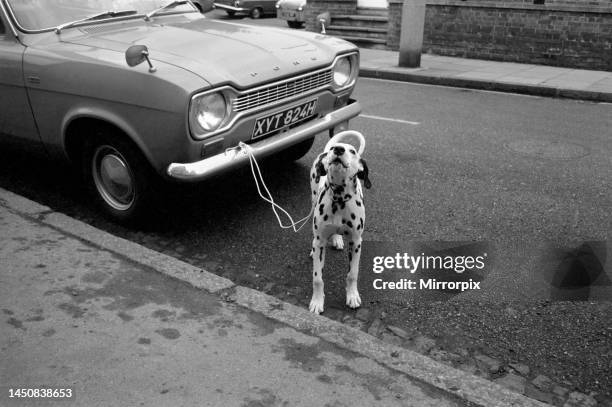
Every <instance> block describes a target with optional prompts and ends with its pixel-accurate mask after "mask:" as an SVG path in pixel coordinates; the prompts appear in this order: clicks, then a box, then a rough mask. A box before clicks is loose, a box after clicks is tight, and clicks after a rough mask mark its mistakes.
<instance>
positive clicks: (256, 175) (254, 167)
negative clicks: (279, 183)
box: [238, 130, 365, 233]
mask: <svg viewBox="0 0 612 407" xmlns="http://www.w3.org/2000/svg"><path fill="white" fill-rule="evenodd" d="M347 136H355V137H356V138H357V139H358V140H359V142H360V144H359V155H361V153H363V151H364V149H365V139H364V137H363V135H362V134H361V133H359V132H357V131H354V130H346V131H343V132H340V133H338V134H336V135H335V136H333V137H332V138H331V139H329V141H328V142H327V144H326V145H325V150H324V151H327V150H328V149H329V148H330V147H331V145H332V144H333V143H335V142H337V141H338V140H340V139H341V138H344V137H347ZM238 147H239V148H240V149H242V150H244V151H245V152H246V154H247V155H248V157H249V162H250V164H251V173H252V174H253V179H254V180H255V186H256V187H257V193H259V196H260V197H261V199H263V200H264V201H266V202H268V203H269V204H270V205H271V206H272V211H273V212H274V215H275V216H276V220H277V221H278V225H279V226H280V227H281V228H282V229H293V231H294V232H295V233H297V232H299V231H300V230H301V229H302V228H303V227H304V225H306V223H307V222H308V219H310V217H311V216H312V214H313V213H314V210H315V207H316V203H317V202H318V201H319V198H320V196H321V193H323V190H322V189H320V190H319V193H318V194H317V197H316V199H315V200H314V203H313V205H312V208H311V209H310V213H309V214H308V215H307V216H306V217H304V218H302V219H300V220H298V221H297V222H295V221H294V220H293V218H292V217H291V215H289V212H287V211H286V210H285V209H283V208H282V207H281V206H280V205H278V204H277V203H276V202H274V198H273V197H272V194H271V193H270V190H269V189H268V186H267V185H266V182H265V181H264V179H263V176H262V175H261V169H260V168H259V164H258V163H257V160H256V159H255V155H254V154H253V148H252V147H251V146H249V145H248V144H245V143H243V142H242V141H241V142H240V143H238ZM260 182H261V186H263V189H264V190H265V192H266V194H267V196H264V194H263V193H262V190H261V187H260ZM277 209H278V210H280V211H281V213H282V214H283V215H285V216H286V217H287V218H288V219H289V222H290V223H291V224H290V225H284V224H283V221H282V220H281V216H280V215H279V213H278V212H277ZM298 225H299V226H298Z"/></svg>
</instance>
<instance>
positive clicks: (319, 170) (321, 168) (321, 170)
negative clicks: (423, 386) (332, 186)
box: [315, 153, 327, 183]
mask: <svg viewBox="0 0 612 407" xmlns="http://www.w3.org/2000/svg"><path fill="white" fill-rule="evenodd" d="M325 157H327V153H322V154H319V157H318V158H317V160H316V161H315V171H316V174H317V176H316V178H315V182H316V183H319V180H320V179H321V177H324V176H326V175H327V171H326V170H325V165H323V159H324V158H325Z"/></svg>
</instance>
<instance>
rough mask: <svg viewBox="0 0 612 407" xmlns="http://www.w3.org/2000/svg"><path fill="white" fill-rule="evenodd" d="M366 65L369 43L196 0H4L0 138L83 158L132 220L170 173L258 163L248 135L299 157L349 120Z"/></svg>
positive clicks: (104, 203)
mask: <svg viewBox="0 0 612 407" xmlns="http://www.w3.org/2000/svg"><path fill="white" fill-rule="evenodd" d="M163 3H164V2H162V4H163ZM358 72H359V49H358V48H356V47H355V46H354V45H353V44H350V43H348V42H346V41H343V40H341V39H339V38H335V37H332V36H321V35H317V34H314V33H308V32H300V33H286V32H283V31H282V30H279V29H277V28H270V27H263V26H259V27H250V26H247V25H244V24H232V23H228V22H224V21H219V20H215V19H210V18H207V17H206V15H203V14H201V13H200V12H198V10H196V8H195V6H194V5H193V3H191V2H185V1H170V0H166V2H165V6H161V7H160V0H96V1H83V0H28V1H24V0H0V141H4V140H7V141H8V140H9V139H15V140H18V141H19V142H18V144H21V145H26V146H27V147H26V148H28V149H34V148H35V147H40V146H43V147H44V148H45V151H47V152H48V153H49V154H50V155H51V156H52V157H55V158H59V159H65V160H68V161H71V162H72V163H74V164H75V168H76V169H79V170H80V171H81V172H82V174H83V178H84V180H85V182H86V184H87V186H88V189H89V190H90V192H91V196H92V197H93V198H94V200H95V201H96V202H97V203H98V204H99V206H100V208H101V209H102V210H103V211H104V212H106V213H107V214H108V215H110V216H111V217H112V218H113V219H115V220H117V221H121V222H128V223H131V222H133V221H135V220H138V219H139V218H141V215H142V214H143V212H144V213H146V212H147V210H148V208H149V207H150V206H151V202H154V201H155V198H156V196H157V195H159V194H160V193H161V192H162V191H163V190H164V189H163V188H158V187H157V186H158V185H160V184H163V183H162V182H160V181H162V180H165V181H168V182H170V181H176V182H190V181H200V180H204V179H207V178H209V177H211V176H215V175H221V174H223V173H225V172H227V171H229V170H231V169H233V168H237V167H240V166H243V165H248V163H249V157H248V156H247V155H246V154H245V151H246V150H243V151H242V152H241V151H240V150H239V148H238V146H239V145H240V143H245V144H248V145H249V146H250V148H249V151H252V153H253V155H254V156H255V157H265V156H276V157H279V158H281V159H283V160H295V159H298V158H300V157H301V156H303V155H304V154H306V153H307V152H308V150H309V149H310V147H311V146H312V144H313V141H314V138H315V136H316V135H318V134H327V133H334V132H337V131H340V130H345V129H346V128H347V127H348V121H349V119H352V118H353V117H356V116H357V115H359V113H360V111H361V108H360V106H359V103H357V102H356V101H354V100H352V99H351V98H350V96H351V93H352V91H353V88H354V87H355V82H356V80H357V73H358ZM0 148H2V147H1V146H0ZM32 165H36V162H35V161H32ZM227 182H232V179H231V177H229V178H228V179H227ZM210 194H211V197H212V196H214V194H215V191H210Z"/></svg>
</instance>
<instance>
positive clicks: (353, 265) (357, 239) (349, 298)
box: [346, 235, 361, 308]
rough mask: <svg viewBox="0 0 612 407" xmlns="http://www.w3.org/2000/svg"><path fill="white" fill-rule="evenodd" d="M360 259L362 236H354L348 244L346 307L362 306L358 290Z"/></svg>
mask: <svg viewBox="0 0 612 407" xmlns="http://www.w3.org/2000/svg"><path fill="white" fill-rule="evenodd" d="M360 258H361V236H358V235H353V236H351V240H350V241H349V244H348V259H349V272H348V274H347V276H346V305H348V306H349V307H351V308H358V307H359V306H361V297H360V296H359V291H358V290H357V277H358V276H359V259H360Z"/></svg>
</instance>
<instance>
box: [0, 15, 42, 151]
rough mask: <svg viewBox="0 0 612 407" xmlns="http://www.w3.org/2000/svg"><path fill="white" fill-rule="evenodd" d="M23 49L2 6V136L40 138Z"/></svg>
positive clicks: (0, 105)
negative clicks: (29, 94)
mask: <svg viewBox="0 0 612 407" xmlns="http://www.w3.org/2000/svg"><path fill="white" fill-rule="evenodd" d="M24 51H25V47H24V46H23V45H22V44H21V43H20V42H19V40H18V39H17V38H16V37H15V36H14V35H13V32H12V31H11V30H10V28H9V26H8V24H7V20H6V19H5V15H4V14H3V11H2V9H0V137H3V138H4V137H5V136H13V137H18V138H22V139H32V140H36V141H39V137H38V131H37V129H36V124H35V122H34V116H33V114H32V109H31V108H30V103H29V101H28V95H27V91H26V88H25V83H24V78H23V64H22V61H23V53H24Z"/></svg>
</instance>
